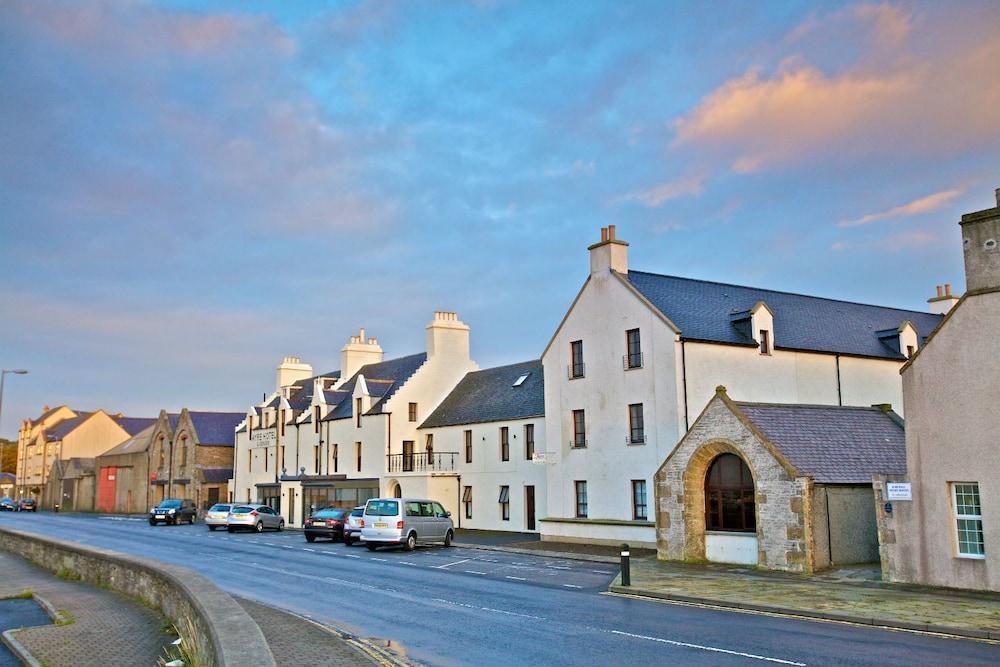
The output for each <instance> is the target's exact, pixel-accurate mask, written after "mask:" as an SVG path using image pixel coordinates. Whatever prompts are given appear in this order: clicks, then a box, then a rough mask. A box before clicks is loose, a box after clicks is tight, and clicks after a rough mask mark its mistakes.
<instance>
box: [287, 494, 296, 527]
mask: <svg viewBox="0 0 1000 667" xmlns="http://www.w3.org/2000/svg"><path fill="white" fill-rule="evenodd" d="M288 523H295V489H288Z"/></svg>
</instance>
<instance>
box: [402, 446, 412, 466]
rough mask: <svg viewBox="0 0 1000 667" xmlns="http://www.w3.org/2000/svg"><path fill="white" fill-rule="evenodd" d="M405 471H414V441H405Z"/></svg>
mask: <svg viewBox="0 0 1000 667" xmlns="http://www.w3.org/2000/svg"><path fill="white" fill-rule="evenodd" d="M403 472H413V441H412V440H404V441H403Z"/></svg>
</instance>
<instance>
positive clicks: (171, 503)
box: [157, 500, 181, 509]
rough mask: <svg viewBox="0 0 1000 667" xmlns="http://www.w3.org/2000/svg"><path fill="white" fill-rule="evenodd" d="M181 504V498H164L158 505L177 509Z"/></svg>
mask: <svg viewBox="0 0 1000 667" xmlns="http://www.w3.org/2000/svg"><path fill="white" fill-rule="evenodd" d="M180 506H181V501H179V500H164V501H163V502H162V503H160V504H159V505H158V506H157V507H165V508H167V509H176V508H178V507H180Z"/></svg>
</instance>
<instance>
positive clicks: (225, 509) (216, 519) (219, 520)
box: [205, 503, 233, 530]
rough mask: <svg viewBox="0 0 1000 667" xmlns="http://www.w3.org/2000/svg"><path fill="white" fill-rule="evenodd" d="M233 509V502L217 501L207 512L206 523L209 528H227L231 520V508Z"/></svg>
mask: <svg viewBox="0 0 1000 667" xmlns="http://www.w3.org/2000/svg"><path fill="white" fill-rule="evenodd" d="M231 509H233V505H232V504H231V503H216V504H215V505H212V506H211V507H209V508H208V511H207V512H205V525H206V526H208V529H209V530H215V529H216V528H225V527H226V525H227V524H228V522H229V510H231Z"/></svg>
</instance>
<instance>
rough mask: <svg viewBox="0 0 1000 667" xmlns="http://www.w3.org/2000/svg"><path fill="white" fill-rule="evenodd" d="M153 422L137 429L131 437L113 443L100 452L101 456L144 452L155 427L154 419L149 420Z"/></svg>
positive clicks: (147, 447)
mask: <svg viewBox="0 0 1000 667" xmlns="http://www.w3.org/2000/svg"><path fill="white" fill-rule="evenodd" d="M151 421H152V422H153V423H152V424H151V425H150V426H147V427H146V428H144V429H143V430H141V431H139V432H138V433H136V434H135V435H133V436H132V437H131V438H129V439H128V440H126V441H125V442H122V443H120V444H118V445H115V446H114V447H112V448H111V449H109V450H108V451H106V452H104V453H103V454H101V456H117V455H119V454H135V453H137V452H140V453H141V452H145V451H147V450H148V449H149V443H150V441H151V439H152V435H153V430H154V429H155V428H156V420H155V419H153V420H151Z"/></svg>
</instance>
